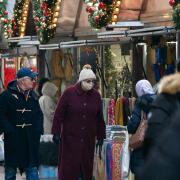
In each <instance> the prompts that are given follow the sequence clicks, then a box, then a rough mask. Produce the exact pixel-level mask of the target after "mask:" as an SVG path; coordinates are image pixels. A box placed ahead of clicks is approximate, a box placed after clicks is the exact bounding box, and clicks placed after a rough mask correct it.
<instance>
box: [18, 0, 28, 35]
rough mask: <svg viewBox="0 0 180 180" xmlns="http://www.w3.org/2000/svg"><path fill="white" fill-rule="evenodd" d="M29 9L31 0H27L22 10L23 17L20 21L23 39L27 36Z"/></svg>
mask: <svg viewBox="0 0 180 180" xmlns="http://www.w3.org/2000/svg"><path fill="white" fill-rule="evenodd" d="M28 8H29V0H25V3H24V5H23V8H22V15H21V17H20V19H19V22H21V23H20V28H19V29H20V32H19V34H20V36H21V37H23V36H24V35H25V30H26V23H27V17H28Z"/></svg>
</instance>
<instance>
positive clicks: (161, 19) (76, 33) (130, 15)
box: [54, 0, 172, 39]
mask: <svg viewBox="0 0 180 180" xmlns="http://www.w3.org/2000/svg"><path fill="white" fill-rule="evenodd" d="M171 14H172V8H171V7H170V6H169V4H168V0H135V1H132V0H122V1H121V7H120V13H119V16H118V21H119V22H122V21H129V20H131V21H132V20H134V21H137V20H140V21H141V22H143V23H145V26H146V27H150V26H169V25H172V21H171ZM104 30H105V29H101V30H95V29H93V28H91V26H90V24H89V22H88V13H87V12H86V4H85V3H84V2H83V1H82V0H73V3H72V0H62V3H61V8H60V16H59V19H58V24H57V29H56V35H55V38H54V39H57V37H66V36H67V37H82V36H89V35H91V36H92V35H96V34H97V32H101V31H104Z"/></svg>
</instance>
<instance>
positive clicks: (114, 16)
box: [112, 0, 121, 25]
mask: <svg viewBox="0 0 180 180" xmlns="http://www.w3.org/2000/svg"><path fill="white" fill-rule="evenodd" d="M120 5H121V1H120V0H114V1H113V13H112V24H113V25H115V24H116V22H117V20H118V15H119V11H120Z"/></svg>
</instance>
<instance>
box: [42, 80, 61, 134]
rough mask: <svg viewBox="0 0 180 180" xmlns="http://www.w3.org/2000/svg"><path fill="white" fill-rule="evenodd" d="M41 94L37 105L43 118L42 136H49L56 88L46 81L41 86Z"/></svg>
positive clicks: (54, 106)
mask: <svg viewBox="0 0 180 180" xmlns="http://www.w3.org/2000/svg"><path fill="white" fill-rule="evenodd" d="M41 93H42V96H41V97H40V98H39V104H40V107H41V110H42V112H43V116H44V134H51V128H52V121H53V117H54V111H55V108H56V102H57V100H56V99H57V93H58V87H56V85H55V84H53V83H52V82H49V81H46V82H45V83H44V84H43V86H42V90H41Z"/></svg>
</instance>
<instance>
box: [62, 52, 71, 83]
mask: <svg viewBox="0 0 180 180" xmlns="http://www.w3.org/2000/svg"><path fill="white" fill-rule="evenodd" d="M64 75H65V78H66V80H67V81H70V80H71V79H72V76H73V62H72V55H71V54H69V53H68V54H67V53H66V54H65V55H64Z"/></svg>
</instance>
